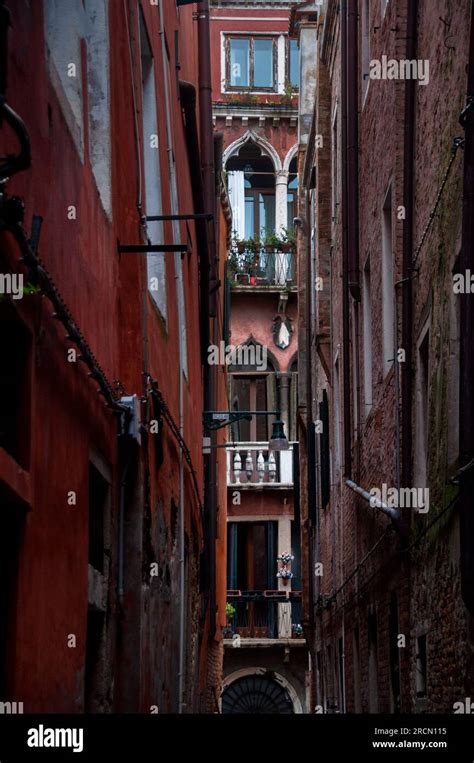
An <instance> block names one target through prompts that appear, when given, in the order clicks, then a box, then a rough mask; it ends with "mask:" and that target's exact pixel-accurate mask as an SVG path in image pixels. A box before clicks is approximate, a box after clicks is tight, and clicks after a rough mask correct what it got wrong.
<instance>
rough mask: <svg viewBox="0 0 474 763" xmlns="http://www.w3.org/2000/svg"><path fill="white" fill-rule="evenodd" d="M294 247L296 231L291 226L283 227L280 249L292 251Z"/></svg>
mask: <svg viewBox="0 0 474 763" xmlns="http://www.w3.org/2000/svg"><path fill="white" fill-rule="evenodd" d="M295 248H296V233H295V231H294V229H293V228H284V229H283V235H282V239H281V251H282V252H293V251H294V250H295Z"/></svg>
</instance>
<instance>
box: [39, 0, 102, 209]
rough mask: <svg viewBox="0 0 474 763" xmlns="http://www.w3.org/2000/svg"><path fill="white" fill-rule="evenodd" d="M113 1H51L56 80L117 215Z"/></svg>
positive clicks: (82, 149) (50, 45) (48, 36)
mask: <svg viewBox="0 0 474 763" xmlns="http://www.w3.org/2000/svg"><path fill="white" fill-rule="evenodd" d="M108 5H109V4H108V2H107V1H106V0H96V1H95V2H93V3H91V2H87V3H85V2H82V3H80V2H78V0H76V2H68V3H65V2H64V0H45V2H44V3H43V6H44V25H45V40H46V45H47V49H48V56H47V61H48V68H49V76H50V80H51V84H52V86H53V87H54V89H55V91H56V95H57V97H58V102H59V106H60V108H61V112H62V115H63V117H64V120H65V122H66V124H67V126H68V128H69V131H70V133H71V136H72V139H73V141H74V143H75V146H76V150H77V152H78V154H79V156H80V158H81V161H82V162H84V159H85V158H86V157H87V154H89V158H90V162H91V167H92V172H93V175H94V179H95V182H96V185H97V189H98V191H99V196H100V200H101V203H102V206H103V208H104V211H105V212H106V214H107V216H108V217H109V218H110V217H111V215H112V195H111V140H110V121H111V116H110V87H109V85H110V77H109V47H110V46H109V24H108Z"/></svg>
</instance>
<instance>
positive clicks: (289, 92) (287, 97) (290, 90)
mask: <svg viewBox="0 0 474 763" xmlns="http://www.w3.org/2000/svg"><path fill="white" fill-rule="evenodd" d="M296 95H298V88H297V87H295V86H294V85H293V84H292V83H291V82H290V80H289V79H287V80H286V82H285V91H284V95H282V97H281V100H282V102H283V103H286V104H287V105H288V106H291V103H292V101H293V98H294V97H295V96H296Z"/></svg>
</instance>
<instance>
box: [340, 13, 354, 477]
mask: <svg viewBox="0 0 474 763" xmlns="http://www.w3.org/2000/svg"><path fill="white" fill-rule="evenodd" d="M346 99H347V0H342V2H341V112H342V114H341V116H342V118H341V137H342V140H341V143H342V152H341V153H342V173H341V174H342V193H341V202H342V204H341V206H342V377H343V420H344V476H345V477H351V474H352V468H351V389H350V382H351V369H350V347H349V341H350V337H349V236H348V233H349V232H348V186H347V169H348V167H347V164H348V163H347V100H346Z"/></svg>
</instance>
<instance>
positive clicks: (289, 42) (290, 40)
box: [285, 37, 301, 93]
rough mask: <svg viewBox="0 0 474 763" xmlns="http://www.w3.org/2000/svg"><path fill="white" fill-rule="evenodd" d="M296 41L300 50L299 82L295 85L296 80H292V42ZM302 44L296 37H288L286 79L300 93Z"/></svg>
mask: <svg viewBox="0 0 474 763" xmlns="http://www.w3.org/2000/svg"><path fill="white" fill-rule="evenodd" d="M292 42H296V48H297V50H298V84H297V85H295V84H294V82H292V81H291V43H292ZM300 75H301V72H300V46H299V45H298V40H297V39H296V37H287V39H286V78H285V79H286V80H287V82H289V83H290V85H291V86H292V88H293V89H294V90H295V91H296V92H297V93H299V91H300Z"/></svg>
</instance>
